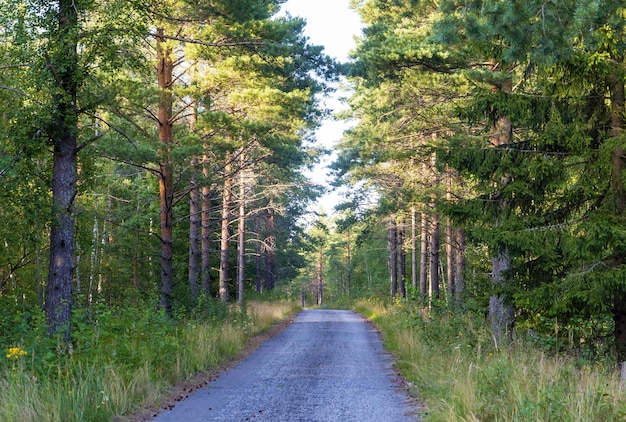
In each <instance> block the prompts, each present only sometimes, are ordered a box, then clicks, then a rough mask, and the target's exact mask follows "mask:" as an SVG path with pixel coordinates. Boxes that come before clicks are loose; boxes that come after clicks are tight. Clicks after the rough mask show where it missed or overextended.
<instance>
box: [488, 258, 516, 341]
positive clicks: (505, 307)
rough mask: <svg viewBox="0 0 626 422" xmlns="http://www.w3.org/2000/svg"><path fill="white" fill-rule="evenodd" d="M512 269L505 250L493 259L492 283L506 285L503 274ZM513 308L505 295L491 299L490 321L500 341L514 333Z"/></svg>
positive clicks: (493, 296) (492, 296)
mask: <svg viewBox="0 0 626 422" xmlns="http://www.w3.org/2000/svg"><path fill="white" fill-rule="evenodd" d="M510 269H511V257H510V255H509V252H508V251H507V250H504V251H502V252H500V253H498V254H496V255H494V256H493V257H492V258H491V281H492V283H493V284H494V285H495V286H496V289H497V288H498V287H502V286H503V285H504V281H505V280H504V276H503V273H504V272H505V271H507V270H510ZM513 316H514V313H513V307H512V306H511V305H510V304H509V303H507V301H506V296H505V295H504V294H503V293H496V294H493V295H491V297H490V298H489V320H490V322H491V328H492V330H493V332H494V335H495V336H496V339H498V340H500V339H503V338H505V336H511V334H512V333H513V332H512V330H513Z"/></svg>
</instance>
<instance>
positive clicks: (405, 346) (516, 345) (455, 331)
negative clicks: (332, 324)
mask: <svg viewBox="0 0 626 422" xmlns="http://www.w3.org/2000/svg"><path fill="white" fill-rule="evenodd" d="M355 309H356V310H357V311H359V312H361V313H362V314H363V315H365V316H366V317H368V318H369V319H371V320H372V321H373V322H374V323H375V324H376V325H377V326H378V327H379V328H380V330H381V331H382V333H383V337H384V340H385V345H386V347H387V348H388V350H390V351H391V352H393V353H394V354H395V355H396V358H397V363H398V367H399V368H398V369H399V370H400V371H401V372H402V374H403V375H404V377H405V378H406V379H407V381H408V382H409V385H410V386H411V388H412V389H413V391H412V392H413V393H414V394H415V395H416V396H417V397H418V398H419V399H420V400H422V401H423V402H424V404H425V406H426V408H427V410H426V413H425V414H424V415H423V418H424V420H426V421H580V422H583V421H584V422H592V421H598V422H600V421H603V422H604V421H623V420H625V419H626V393H625V392H624V391H623V390H621V389H620V386H619V374H618V373H617V371H615V368H614V367H612V365H609V364H607V363H603V362H589V361H581V360H578V359H575V358H573V357H570V356H566V355H556V354H554V353H547V352H545V351H542V350H540V349H538V348H537V347H535V346H532V345H530V344H528V343H527V342H524V341H523V340H519V339H517V340H514V341H513V342H512V343H511V344H507V345H502V344H497V342H496V341H495V340H494V337H493V336H492V334H491V332H490V331H489V329H488V327H487V326H486V324H485V323H484V321H480V320H479V319H476V318H474V317H471V316H469V315H464V314H450V313H445V312H438V313H432V314H429V312H427V311H425V310H423V309H419V308H417V307H414V306H409V305H407V304H396V305H393V306H386V305H382V304H381V303H376V302H369V301H359V302H357V303H356V305H355Z"/></svg>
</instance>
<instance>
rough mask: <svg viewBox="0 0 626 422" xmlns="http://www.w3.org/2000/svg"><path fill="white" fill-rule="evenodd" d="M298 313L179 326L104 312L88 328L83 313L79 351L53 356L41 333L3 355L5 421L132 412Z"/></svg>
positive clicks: (141, 314) (133, 313) (255, 307)
mask: <svg viewBox="0 0 626 422" xmlns="http://www.w3.org/2000/svg"><path fill="white" fill-rule="evenodd" d="M296 310H297V306H296V305H295V304H294V303H284V302H271V303H269V302H268V303H260V302H250V303H248V304H247V305H246V307H245V309H243V310H241V309H239V307H236V308H235V307H233V309H231V310H226V311H224V312H226V313H225V314H224V315H222V316H221V317H219V318H218V317H211V318H196V319H191V320H188V319H187V320H180V319H179V320H177V322H176V320H171V319H169V318H167V317H165V316H164V315H162V314H159V313H155V312H154V310H153V309H141V308H136V309H130V308H127V309H117V310H115V311H110V310H100V311H98V313H99V315H98V318H93V316H92V317H91V318H90V320H91V322H90V324H86V323H84V324H83V326H81V322H80V320H81V315H78V317H77V318H76V320H77V322H76V323H75V326H76V329H75V332H76V336H75V337H76V338H75V340H74V342H73V344H74V347H73V349H71V350H69V351H66V352H64V353H58V352H55V350H54V349H55V348H58V347H59V346H57V345H56V344H51V342H50V340H49V339H47V338H46V337H45V336H41V335H39V336H36V337H30V338H28V339H25V340H24V342H23V343H22V344H17V345H14V346H13V347H12V348H11V349H9V350H8V351H6V356H4V355H0V421H6V422H13V421H15V422H17V421H19V422H30V421H32V422H35V421H37V422H48V421H50V422H68V421H88V422H97V421H112V420H114V419H115V418H117V417H120V416H122V415H127V414H131V413H133V412H135V411H137V410H139V409H142V408H145V407H148V406H151V405H154V404H156V403H158V401H159V399H160V397H161V395H162V394H163V393H164V392H165V391H166V390H167V389H168V388H169V387H170V386H172V385H174V384H176V383H178V382H180V381H182V380H184V379H186V378H188V377H190V376H192V375H194V374H196V373H198V372H199V371H205V370H208V369H210V368H214V367H216V366H218V365H219V364H221V363H222V362H224V361H225V360H227V359H228V358H230V357H232V356H234V355H235V354H237V353H238V352H239V351H241V350H242V349H243V348H244V347H245V345H246V344H247V342H248V341H249V340H250V339H251V338H252V337H253V336H255V335H257V334H260V333H261V332H263V331H265V330H267V329H268V328H270V327H271V326H272V325H273V324H274V323H276V322H278V321H279V320H282V319H285V318H287V317H288V316H290V315H292V314H293V313H295V312H296ZM108 312H114V313H115V315H113V314H108ZM181 321H184V322H181ZM18 351H21V352H19V353H18Z"/></svg>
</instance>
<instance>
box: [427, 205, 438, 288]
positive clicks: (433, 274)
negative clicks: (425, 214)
mask: <svg viewBox="0 0 626 422" xmlns="http://www.w3.org/2000/svg"><path fill="white" fill-rule="evenodd" d="M431 207H432V209H433V215H432V221H431V223H430V263H429V267H430V290H429V293H430V294H429V296H430V299H431V300H432V299H438V298H439V243H440V240H439V213H437V212H436V211H435V203H434V199H433V202H432V204H431Z"/></svg>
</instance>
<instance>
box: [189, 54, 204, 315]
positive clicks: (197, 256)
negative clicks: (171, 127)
mask: <svg viewBox="0 0 626 422" xmlns="http://www.w3.org/2000/svg"><path fill="white" fill-rule="evenodd" d="M195 78H196V68H195V66H194V67H192V69H191V79H192V80H195ZM197 122H198V103H197V102H196V101H194V102H193V112H192V114H191V116H190V118H189V131H190V132H191V133H193V132H194V131H195V129H196V123H197ZM198 164H199V163H198V157H197V156H196V155H194V156H193V157H191V179H190V181H189V265H188V272H189V274H188V281H189V290H190V291H191V297H192V299H193V301H194V303H198V280H199V278H200V265H201V263H200V260H201V257H202V253H201V249H200V237H201V231H202V212H201V208H202V205H201V202H202V201H201V194H200V186H199V184H198V180H197V179H198V178H197V172H198Z"/></svg>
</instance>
